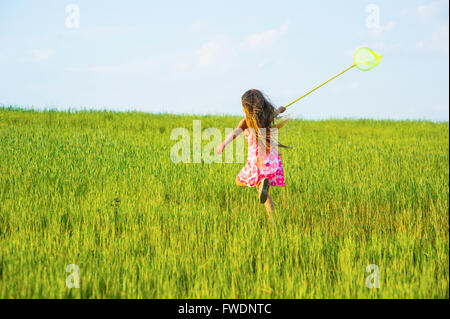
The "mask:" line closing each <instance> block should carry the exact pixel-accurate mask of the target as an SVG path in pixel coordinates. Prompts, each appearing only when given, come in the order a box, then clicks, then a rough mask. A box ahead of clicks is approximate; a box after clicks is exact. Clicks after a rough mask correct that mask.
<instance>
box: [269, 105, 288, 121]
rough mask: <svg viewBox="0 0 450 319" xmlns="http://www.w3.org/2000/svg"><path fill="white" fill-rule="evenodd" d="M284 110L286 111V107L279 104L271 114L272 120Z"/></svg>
mask: <svg viewBox="0 0 450 319" xmlns="http://www.w3.org/2000/svg"><path fill="white" fill-rule="evenodd" d="M284 111H286V108H285V107H284V106H280V107H279V108H277V109H276V110H275V112H274V113H273V115H272V120H274V119H275V118H276V117H277V116H278V115H280V114H281V113H283V112H284Z"/></svg>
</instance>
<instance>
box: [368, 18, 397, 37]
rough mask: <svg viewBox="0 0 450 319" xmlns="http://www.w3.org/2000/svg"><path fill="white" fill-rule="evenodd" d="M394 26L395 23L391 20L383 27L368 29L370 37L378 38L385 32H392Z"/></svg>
mask: <svg viewBox="0 0 450 319" xmlns="http://www.w3.org/2000/svg"><path fill="white" fill-rule="evenodd" d="M395 25H396V22H395V21H394V20H391V21H389V22H388V24H386V25H385V26H379V27H377V28H370V30H371V32H372V35H373V36H374V37H377V38H378V37H380V36H382V35H383V34H385V33H386V32H388V31H390V30H392V29H393V28H394V27H395Z"/></svg>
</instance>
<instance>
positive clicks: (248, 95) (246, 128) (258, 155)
mask: <svg viewBox="0 0 450 319" xmlns="http://www.w3.org/2000/svg"><path fill="white" fill-rule="evenodd" d="M241 100H242V108H243V110H244V113H245V118H244V119H242V120H241V121H240V123H239V125H238V127H237V128H236V129H234V130H233V131H232V132H231V133H230V134H229V135H228V137H227V138H226V139H225V141H224V142H223V143H222V144H220V145H219V146H217V148H216V153H217V154H221V153H222V151H223V150H224V148H225V147H226V146H227V144H228V143H230V142H232V141H233V140H234V139H235V138H236V137H237V136H238V135H239V134H241V133H242V132H244V134H245V140H246V141H247V144H248V154H247V163H246V164H245V166H244V168H243V169H242V170H241V171H240V172H239V174H238V176H237V177H236V184H237V185H238V186H244V187H253V186H256V188H257V189H258V194H259V200H260V202H261V203H263V204H264V206H265V207H266V210H267V213H268V215H269V218H271V219H272V213H273V210H274V207H273V201H272V198H271V197H270V195H269V186H285V184H284V171H283V164H282V162H281V158H280V155H279V154H278V148H277V147H287V146H285V145H282V144H280V143H278V141H277V140H276V134H274V128H275V129H278V128H281V127H282V126H284V124H285V123H286V122H287V120H283V121H282V122H280V123H279V124H277V125H275V124H274V120H275V119H276V118H277V116H278V115H279V114H280V113H283V112H284V111H285V110H286V108H284V107H283V106H281V107H279V108H278V109H275V108H274V107H273V105H272V104H271V103H270V102H269V101H268V100H267V99H266V97H265V96H264V95H263V94H262V93H261V92H260V91H259V90H255V89H251V90H248V91H247V92H245V93H244V95H243V96H242V98H241ZM275 133H276V130H275Z"/></svg>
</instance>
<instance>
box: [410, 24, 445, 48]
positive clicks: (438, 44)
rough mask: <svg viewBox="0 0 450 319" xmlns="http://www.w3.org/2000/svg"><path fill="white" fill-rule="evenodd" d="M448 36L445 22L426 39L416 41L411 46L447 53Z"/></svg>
mask: <svg viewBox="0 0 450 319" xmlns="http://www.w3.org/2000/svg"><path fill="white" fill-rule="evenodd" d="M448 37H449V28H448V23H447V24H445V25H441V26H440V27H439V28H438V29H437V30H435V31H434V32H433V33H432V34H431V35H430V36H429V37H428V38H427V39H424V40H421V41H418V42H416V43H415V44H414V46H413V47H414V48H415V49H418V50H438V51H441V52H443V53H445V54H447V55H448V53H449V50H448V47H449V42H448Z"/></svg>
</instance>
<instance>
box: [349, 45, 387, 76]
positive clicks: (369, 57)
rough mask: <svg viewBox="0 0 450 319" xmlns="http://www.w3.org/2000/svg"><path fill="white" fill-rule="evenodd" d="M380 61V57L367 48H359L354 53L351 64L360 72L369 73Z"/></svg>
mask: <svg viewBox="0 0 450 319" xmlns="http://www.w3.org/2000/svg"><path fill="white" fill-rule="evenodd" d="M380 61H381V55H378V54H376V53H375V52H373V51H372V50H370V49H369V48H360V49H359V50H358V51H356V53H355V55H354V57H353V62H354V64H355V65H356V67H357V68H358V69H360V70H362V71H369V70H370V69H373V68H374V67H376V66H377V65H378V64H379V63H380Z"/></svg>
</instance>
